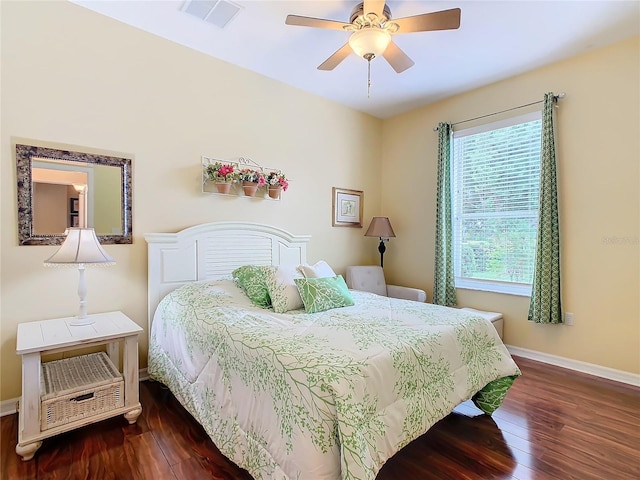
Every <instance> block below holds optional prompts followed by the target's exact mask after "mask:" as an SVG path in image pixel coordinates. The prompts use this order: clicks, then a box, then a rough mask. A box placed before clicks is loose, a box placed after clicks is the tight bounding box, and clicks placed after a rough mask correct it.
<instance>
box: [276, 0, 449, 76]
mask: <svg viewBox="0 0 640 480" xmlns="http://www.w3.org/2000/svg"><path fill="white" fill-rule="evenodd" d="M349 22H350V23H344V22H339V21H336V20H325V19H321V18H312V17H302V16H299V15H287V19H286V21H285V23H286V24H287V25H298V26H302V27H316V28H329V29H333V30H346V31H351V32H353V33H352V34H351V37H349V41H348V42H347V43H345V44H344V45H343V46H342V47H340V48H339V49H338V50H337V51H336V52H335V53H333V55H331V56H330V57H329V58H327V59H326V60H325V61H324V62H323V63H321V64H320V65H319V66H318V70H333V69H334V68H336V67H337V66H338V65H339V64H340V62H342V61H343V60H344V59H345V58H347V57H348V56H349V54H350V53H351V52H352V51H353V52H355V53H356V54H357V55H359V56H360V57H362V58H364V59H365V60H367V61H368V62H371V60H373V59H374V58H376V57H379V56H380V55H382V56H383V57H384V59H385V60H386V61H387V62H389V64H390V65H391V67H392V68H393V69H394V70H395V71H396V72H397V73H402V72H404V71H405V70H407V69H408V68H411V67H412V66H413V65H414V64H415V63H414V61H413V60H411V59H410V58H409V57H408V56H407V54H405V53H404V52H403V51H402V50H401V49H400V48H399V47H398V46H397V45H396V44H395V43H393V41H392V40H391V35H392V34H400V33H412V32H427V31H432V30H455V29H457V28H459V27H460V9H459V8H452V9H449V10H441V11H439V12H432V13H424V14H422V15H415V16H413V17H405V18H398V19H395V20H393V21H392V20H391V9H390V8H389V6H388V5H386V4H385V0H364V1H363V2H361V3H359V4H358V5H356V6H355V7H354V8H353V10H352V11H351V16H350V18H349Z"/></svg>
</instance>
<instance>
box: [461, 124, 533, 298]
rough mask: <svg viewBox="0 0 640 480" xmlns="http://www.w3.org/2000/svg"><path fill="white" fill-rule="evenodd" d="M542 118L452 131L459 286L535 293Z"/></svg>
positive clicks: (523, 293) (522, 293)
mask: <svg viewBox="0 0 640 480" xmlns="http://www.w3.org/2000/svg"><path fill="white" fill-rule="evenodd" d="M541 124H542V120H541V112H534V113H531V114H527V115H522V116H519V117H515V118H511V119H508V120H505V121H501V122H495V123H491V124H486V125H482V126H479V127H474V128H470V129H466V130H460V131H457V132H454V133H453V143H452V145H453V151H452V162H453V163H452V177H453V178H452V181H453V193H452V196H453V243H454V246H453V248H454V251H453V255H454V271H455V282H456V287H459V288H471V289H477V290H489V291H494V292H503V293H512V294H517V295H530V294H531V283H532V282H533V270H534V261H535V251H536V235H537V226H538V199H539V185H540V142H541V140H540V134H541V132H540V130H541Z"/></svg>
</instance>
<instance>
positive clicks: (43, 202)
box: [16, 145, 133, 245]
mask: <svg viewBox="0 0 640 480" xmlns="http://www.w3.org/2000/svg"><path fill="white" fill-rule="evenodd" d="M16 165H17V169H18V175H17V180H18V241H19V244H20V245H60V244H61V243H62V242H63V240H64V238H65V237H64V232H65V229H66V228H67V227H91V228H93V229H94V230H95V232H96V235H97V236H98V239H99V240H100V243H102V244H114V243H132V242H133V240H132V222H131V221H132V215H131V196H132V195H131V160H130V159H128V158H120V157H110V156H105V155H97V154H92V153H82V152H71V151H66V150H57V149H54V148H46V147H35V146H32V145H16Z"/></svg>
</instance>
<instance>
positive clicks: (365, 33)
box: [349, 27, 391, 58]
mask: <svg viewBox="0 0 640 480" xmlns="http://www.w3.org/2000/svg"><path fill="white" fill-rule="evenodd" d="M390 42H391V34H390V33H389V32H387V31H386V30H382V29H380V28H374V27H368V28H362V29H360V30H357V31H355V32H353V33H352V34H351V37H349V46H350V47H351V49H352V50H353V51H354V52H355V53H356V55H359V56H360V57H362V58H365V55H367V54H373V55H374V56H376V57H378V56H380V55H382V54H383V53H384V51H385V50H386V49H387V47H388V46H389V43H390Z"/></svg>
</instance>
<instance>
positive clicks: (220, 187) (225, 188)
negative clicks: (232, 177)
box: [216, 183, 231, 193]
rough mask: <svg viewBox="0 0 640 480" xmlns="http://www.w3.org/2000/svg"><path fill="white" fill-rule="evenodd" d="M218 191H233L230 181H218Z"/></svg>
mask: <svg viewBox="0 0 640 480" xmlns="http://www.w3.org/2000/svg"><path fill="white" fill-rule="evenodd" d="M216 189H217V190H218V193H229V192H230V191H231V184H230V183H216Z"/></svg>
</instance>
